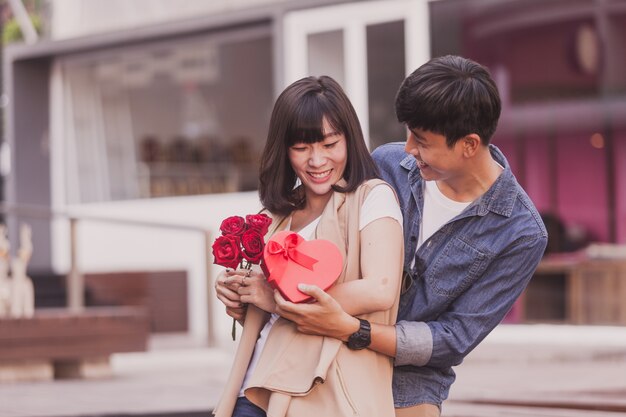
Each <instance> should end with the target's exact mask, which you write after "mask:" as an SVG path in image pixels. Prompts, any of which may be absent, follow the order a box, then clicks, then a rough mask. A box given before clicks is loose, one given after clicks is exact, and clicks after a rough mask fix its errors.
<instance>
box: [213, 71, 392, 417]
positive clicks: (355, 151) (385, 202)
mask: <svg viewBox="0 0 626 417" xmlns="http://www.w3.org/2000/svg"><path fill="white" fill-rule="evenodd" d="M259 176H260V186H259V194H260V197H261V202H262V203H263V206H264V207H265V208H266V209H267V210H268V211H269V213H270V215H271V216H272V217H273V219H274V222H273V223H272V226H271V228H270V232H269V234H268V237H271V236H276V235H275V234H276V233H278V232H282V231H290V232H295V233H297V234H299V235H300V236H301V237H302V238H303V239H307V240H311V239H323V240H326V241H330V242H332V243H333V244H335V246H336V247H337V248H339V252H340V254H341V257H342V259H343V261H344V265H343V266H342V268H341V269H342V272H341V275H340V276H339V278H338V279H337V281H336V283H335V284H334V285H333V286H332V287H331V288H329V289H328V293H329V294H331V295H332V296H333V297H334V298H335V299H336V300H337V301H338V302H339V303H340V304H341V306H342V307H343V308H344V309H346V311H350V314H353V315H355V316H358V317H359V320H356V319H355V318H353V317H351V318H352V319H353V323H352V324H354V326H352V328H351V332H354V333H353V334H352V336H350V335H346V339H345V340H346V341H347V342H348V343H347V344H344V343H342V341H340V340H338V339H332V338H326V337H322V336H313V335H308V334H304V333H300V332H299V331H298V329H297V328H296V326H295V325H294V324H293V322H292V321H289V320H284V319H281V318H280V317H279V315H278V314H277V313H276V300H275V298H274V294H273V291H272V289H271V288H270V287H269V285H268V284H267V282H266V277H265V276H264V275H263V274H262V273H261V272H260V271H253V272H252V273H251V276H250V277H249V278H248V279H245V280H244V279H243V274H245V272H244V271H234V272H225V273H222V274H220V276H219V277H218V279H217V283H216V293H217V295H218V298H219V299H220V300H221V301H222V302H223V303H224V304H225V306H226V310H227V312H228V314H229V315H231V316H232V317H234V318H236V319H239V320H241V321H242V322H243V323H244V331H243V334H242V337H241V341H240V344H239V348H238V351H237V355H236V357H235V363H234V365H233V370H232V372H231V376H230V379H229V381H228V382H227V385H226V387H225V392H224V395H223V397H222V400H221V402H220V404H219V406H218V407H217V409H216V416H218V417H222V416H224V417H226V416H233V417H243V416H257V417H262V416H265V415H266V414H265V413H266V412H267V415H272V416H283V415H298V416H304V417H306V416H318V415H352V414H358V415H361V416H372V417H373V416H382V415H385V416H387V415H393V400H392V394H391V372H392V362H391V359H390V358H389V357H387V356H385V355H383V354H380V353H377V352H374V351H371V350H361V351H360V352H359V353H358V354H357V353H356V352H354V350H359V349H364V348H365V347H367V346H368V344H369V341H370V338H369V329H370V328H371V327H370V321H371V322H373V323H385V324H392V323H394V322H395V317H396V313H397V308H398V297H399V288H400V276H401V269H402V256H403V250H402V226H401V225H402V214H401V212H400V207H399V206H398V202H397V198H396V197H395V195H394V192H393V190H392V189H391V187H390V186H389V185H388V184H386V183H384V182H383V181H382V180H380V179H378V172H377V169H376V166H375V165H374V161H373V160H372V157H371V156H370V154H369V152H368V150H367V147H366V146H365V141H364V139H363V134H362V131H361V128H360V126H359V121H358V118H357V116H356V112H355V111H354V108H353V107H352V105H351V103H350V101H349V100H348V98H347V97H346V95H345V93H344V92H343V90H342V89H341V87H340V86H339V84H337V82H336V81H334V80H333V79H332V78H330V77H327V76H322V77H319V78H316V77H308V78H303V79H301V80H299V81H296V82H295V83H293V84H292V85H290V86H289V87H287V89H286V90H285V91H284V92H283V93H282V94H281V95H280V96H279V97H278V99H277V101H276V104H275V106H274V111H273V113H272V118H271V120H270V128H269V134H268V138H267V142H266V145H265V149H264V151H263V155H262V157H261V169H260V175H259ZM273 278H274V276H272V279H273ZM299 289H301V288H300V287H299ZM268 313H269V314H268ZM270 330H271V331H270ZM302 352H307V355H305V356H303V355H302ZM320 382H323V383H320ZM276 387H280V389H277V388H276Z"/></svg>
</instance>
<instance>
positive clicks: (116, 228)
mask: <svg viewBox="0 0 626 417" xmlns="http://www.w3.org/2000/svg"><path fill="white" fill-rule="evenodd" d="M49 5H50V7H49V10H50V19H49V21H50V25H49V39H46V40H43V41H40V42H38V43H35V44H32V45H15V46H10V47H9V48H7V49H6V50H5V62H4V74H5V90H6V94H7V96H8V97H9V105H8V107H7V130H6V139H7V142H8V144H9V146H10V149H11V160H12V163H11V166H12V169H11V171H10V172H9V173H8V175H7V176H6V177H5V178H4V180H5V190H6V192H5V193H6V202H7V203H8V204H10V205H18V206H19V205H21V206H29V207H32V206H36V207H44V208H48V209H50V210H51V211H52V212H54V213H57V215H56V217H54V218H53V219H52V220H50V219H48V218H32V217H30V218H25V217H24V216H23V215H18V214H12V215H10V216H9V217H8V221H9V224H10V228H11V230H12V234H13V235H15V233H16V230H17V226H18V224H19V222H20V221H28V222H29V223H31V224H32V226H33V239H34V245H35V253H34V255H33V263H32V268H34V269H39V270H52V271H56V272H58V273H65V272H67V271H68V269H69V268H70V264H71V259H72V250H71V248H72V246H71V245H70V242H71V232H70V228H69V227H68V220H67V217H66V216H67V215H72V216H75V217H79V218H80V219H82V220H80V221H79V226H78V230H77V232H76V233H77V235H76V236H77V237H76V240H75V242H76V244H75V250H76V254H75V256H76V257H77V259H78V266H79V268H80V270H81V271H83V272H111V271H133V270H135V271H137V270H184V271H186V273H187V280H188V285H187V303H188V311H189V331H190V332H191V333H192V334H194V335H195V336H197V337H198V338H206V337H207V336H210V335H213V336H212V337H213V341H214V342H215V343H226V342H227V340H228V338H229V329H228V327H229V322H228V320H227V319H226V317H225V315H224V314H223V312H222V308H221V306H219V305H216V304H215V303H212V302H211V299H212V294H211V287H212V284H211V277H212V276H213V277H214V276H215V274H216V273H217V269H215V270H213V268H212V267H211V266H210V265H209V264H207V262H206V258H205V253H206V250H207V246H206V239H207V238H206V236H205V235H204V234H203V233H202V231H205V230H206V231H209V232H212V233H213V234H215V233H216V231H217V230H218V226H219V223H220V221H221V220H222V219H223V218H224V217H226V216H228V215H234V214H239V215H242V214H247V213H251V212H255V211H256V210H258V209H259V202H258V199H257V195H256V192H255V190H256V171H257V168H258V157H259V154H260V152H261V150H262V148H263V145H264V142H265V136H266V134H267V124H268V121H269V116H270V112H271V109H272V104H273V101H274V99H275V97H276V96H277V94H278V93H279V92H280V91H281V90H282V89H283V88H284V87H285V86H286V85H288V84H289V83H291V82H292V81H294V80H296V79H298V78H300V77H303V76H306V75H310V74H311V75H321V74H328V75H331V76H333V77H335V78H336V79H337V80H338V81H339V82H340V83H341V84H342V85H343V86H344V88H345V89H346V91H347V93H348V95H349V96H350V98H351V100H352V102H353V104H354V106H355V108H356V110H357V113H358V114H359V117H360V120H361V123H362V125H363V130H364V132H365V135H366V137H367V140H368V142H369V146H370V149H374V148H375V147H376V146H378V145H380V144H382V143H385V142H389V141H397V140H403V139H404V131H403V128H402V127H401V126H399V125H398V124H397V122H396V120H395V116H394V108H393V100H394V96H395V91H396V89H397V87H398V85H399V84H400V82H401V81H402V79H403V78H404V77H405V76H406V75H407V74H408V73H410V72H411V71H413V70H414V69H415V68H417V67H418V66H419V65H420V64H422V63H423V62H425V61H426V60H427V59H428V58H429V57H431V56H437V55H443V54H448V53H454V54H461V55H465V56H467V57H469V58H473V59H476V60H477V61H479V62H481V63H483V64H485V65H487V66H488V67H489V68H490V70H491V71H492V73H493V75H494V77H495V78H496V80H497V82H498V85H499V87H500V90H501V93H502V96H503V100H504V111H503V117H502V121H501V123H500V126H499V128H498V131H497V132H496V135H495V138H494V143H495V144H496V145H498V146H500V147H501V148H502V149H503V151H504V152H505V154H506V155H507V157H508V159H509V162H510V163H511V166H512V168H513V171H514V172H515V173H516V175H517V176H518V179H519V180H520V182H521V184H522V185H523V186H524V188H525V189H526V190H527V191H528V193H529V195H530V196H531V198H532V199H533V201H534V202H535V204H536V205H537V207H538V208H539V209H540V211H542V213H544V214H545V215H546V216H547V217H550V216H552V217H554V218H556V219H557V221H558V222H560V223H561V224H563V226H564V230H566V232H564V237H563V241H566V240H567V241H568V242H569V243H568V244H569V247H568V245H567V244H562V245H559V249H560V250H563V249H568V248H572V247H574V246H575V245H582V244H583V243H582V242H588V241H601V242H613V243H626V191H624V190H626V164H625V163H624V162H626V133H625V132H626V130H625V129H624V124H625V123H626V122H625V121H626V118H625V117H623V116H624V112H625V111H626V95H625V93H626V76H625V75H624V74H626V71H624V69H625V68H624V67H625V66H626V60H625V59H624V58H623V57H624V56H626V54H624V52H626V51H624V49H625V48H626V43H624V42H623V39H625V35H626V34H625V33H624V29H623V27H626V26H624V25H623V23H624V20H625V19H626V17H625V16H626V2H625V1H622V0H568V1H562V0H549V1H535V0H501V1H492V0H432V1H427V0H376V1H358V0H354V1H337V0H318V1H313V0H283V1H277V0H240V1H227V0H220V1H211V2H206V1H202V0H190V1H185V2H170V1H167V0H137V1H133V2H128V1H124V0H114V1H111V0H65V1H56V2H50V4H49ZM22 213H23V212H22ZM115 219H117V220H119V221H118V222H112V220H115ZM176 226H178V228H176Z"/></svg>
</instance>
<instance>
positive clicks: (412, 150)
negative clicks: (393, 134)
mask: <svg viewBox="0 0 626 417" xmlns="http://www.w3.org/2000/svg"><path fill="white" fill-rule="evenodd" d="M404 151H405V152H406V153H408V154H411V155H413V156H419V150H418V149H417V144H416V143H415V141H414V140H413V138H412V137H411V135H408V136H407V138H406V143H405V144H404Z"/></svg>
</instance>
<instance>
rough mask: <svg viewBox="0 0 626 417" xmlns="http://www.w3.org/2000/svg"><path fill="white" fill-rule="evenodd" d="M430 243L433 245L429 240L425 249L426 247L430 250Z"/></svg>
mask: <svg viewBox="0 0 626 417" xmlns="http://www.w3.org/2000/svg"><path fill="white" fill-rule="evenodd" d="M431 243H433V242H431V241H430V240H429V241H428V243H427V244H426V247H427V248H430V244H431Z"/></svg>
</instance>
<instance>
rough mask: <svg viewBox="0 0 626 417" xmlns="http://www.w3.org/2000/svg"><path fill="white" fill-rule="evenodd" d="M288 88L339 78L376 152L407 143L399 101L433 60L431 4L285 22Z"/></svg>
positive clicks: (357, 7)
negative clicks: (405, 83) (411, 78)
mask: <svg viewBox="0 0 626 417" xmlns="http://www.w3.org/2000/svg"><path fill="white" fill-rule="evenodd" d="M283 29H284V31H283V35H284V45H283V48H284V86H287V85H289V84H290V83H292V82H293V81H295V80H297V79H300V78H302V77H305V76H308V75H318V76H319V75H329V76H331V77H333V78H335V79H336V80H337V81H338V82H339V83H340V84H341V85H342V87H343V88H344V89H345V90H346V93H347V94H348V96H349V97H350V100H351V101H352V104H353V105H354V108H355V109H356V112H357V114H358V116H359V119H360V121H361V126H362V127H363V133H364V135H365V139H366V141H367V142H368V144H369V147H370V149H371V150H373V149H374V148H376V147H377V146H378V145H380V144H383V143H386V142H390V141H398V140H404V135H405V134H404V130H403V128H402V126H400V125H399V124H398V123H397V121H396V117H395V111H394V97H395V94H396V91H397V89H398V87H399V85H400V83H401V82H402V80H403V79H404V77H405V76H406V75H407V74H409V73H411V72H412V71H413V70H415V69H416V68H417V67H418V66H419V65H421V64H422V63H424V62H426V61H427V60H428V59H429V57H430V35H429V11H428V1H427V0H383V1H368V2H358V3H350V4H340V5H335V6H328V7H319V8H315V9H307V10H299V11H294V12H290V13H288V14H286V15H285V19H284V28H283Z"/></svg>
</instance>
